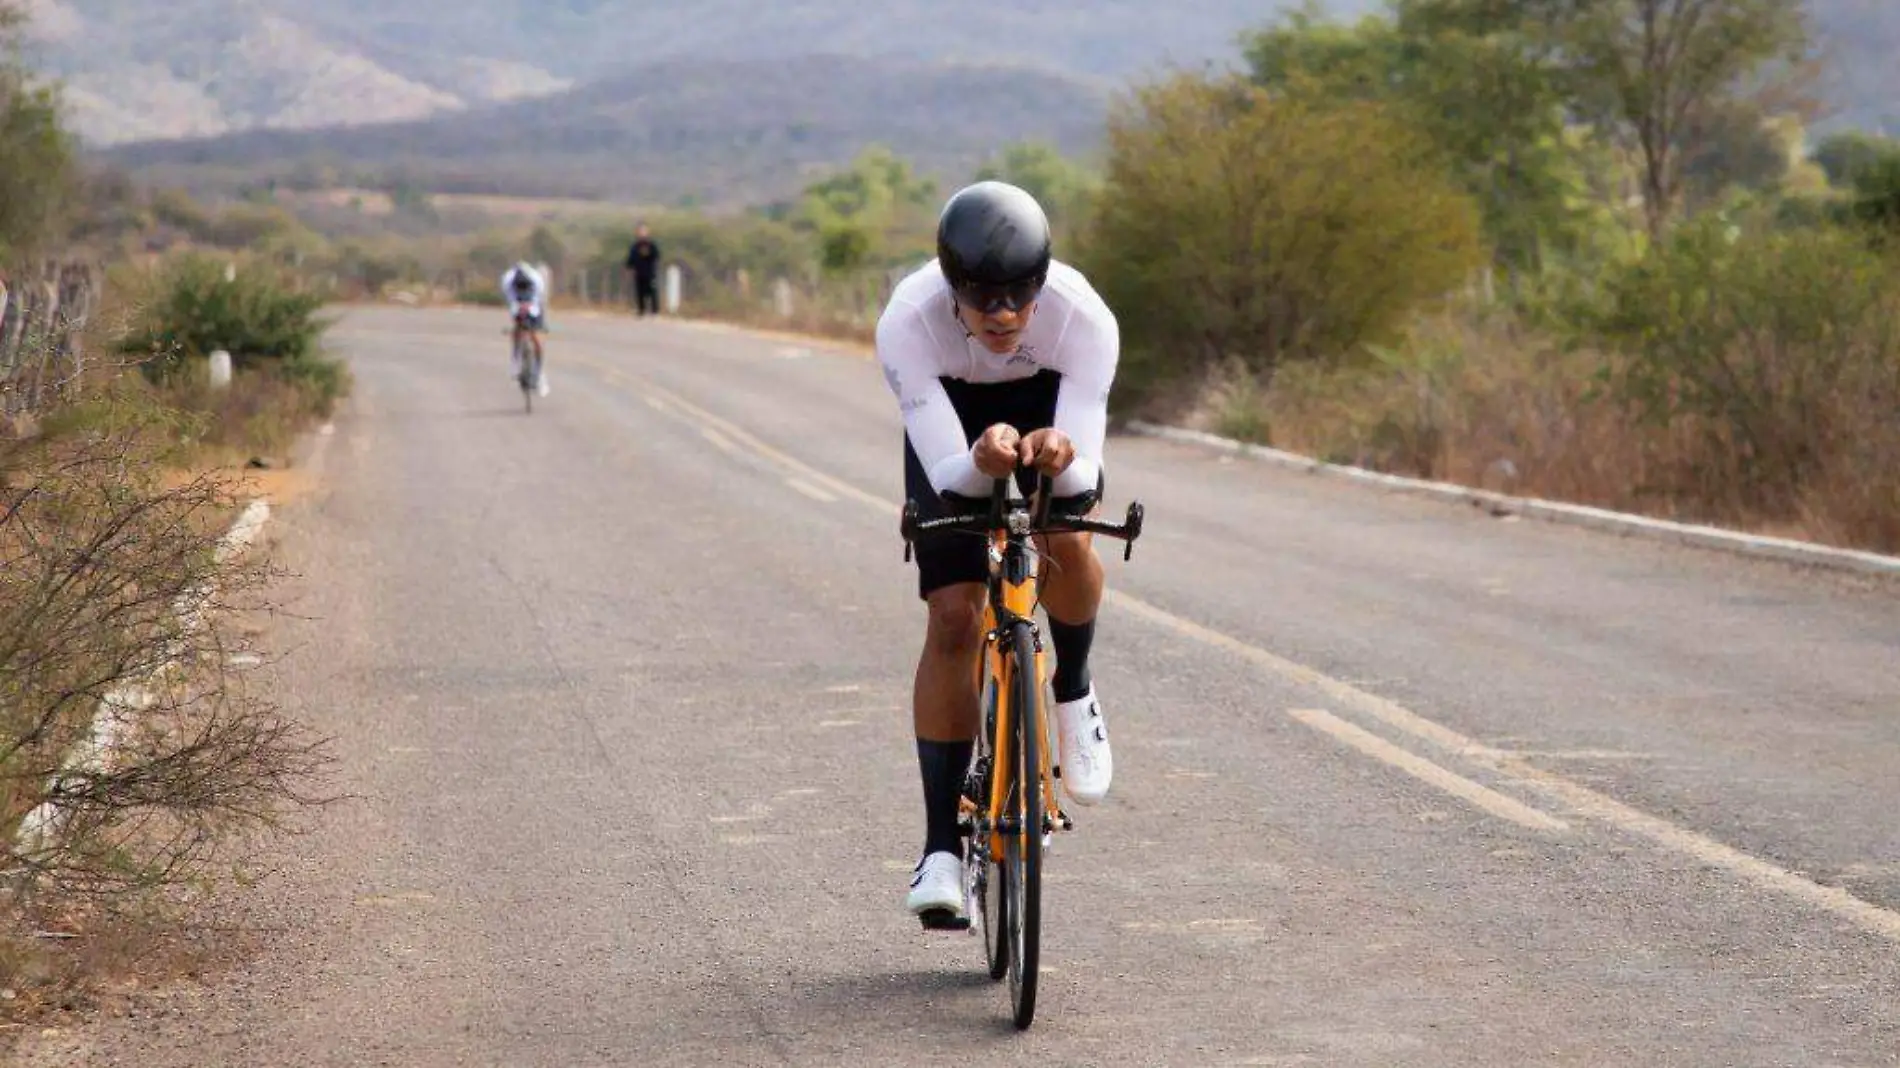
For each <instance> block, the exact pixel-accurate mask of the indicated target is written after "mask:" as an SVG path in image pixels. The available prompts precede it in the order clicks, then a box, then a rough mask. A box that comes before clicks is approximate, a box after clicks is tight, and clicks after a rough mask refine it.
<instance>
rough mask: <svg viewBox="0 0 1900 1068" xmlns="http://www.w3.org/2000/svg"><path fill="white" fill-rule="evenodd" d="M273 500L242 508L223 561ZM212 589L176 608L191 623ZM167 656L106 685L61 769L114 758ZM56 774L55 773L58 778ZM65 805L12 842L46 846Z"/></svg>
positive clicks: (29, 818) (24, 827)
mask: <svg viewBox="0 0 1900 1068" xmlns="http://www.w3.org/2000/svg"><path fill="white" fill-rule="evenodd" d="M270 514H271V512H270V502H269V501H268V500H266V499H265V498H263V497H254V498H252V499H251V502H250V503H249V504H247V505H245V507H244V511H242V512H240V513H238V517H237V518H236V519H235V520H233V521H232V522H231V525H230V527H228V528H226V530H225V532H224V534H223V535H221V536H220V537H219V538H218V543H217V547H216V549H215V550H214V551H213V556H214V557H215V558H216V559H217V561H218V562H219V563H223V562H224V561H226V560H229V559H230V558H231V557H232V556H234V555H236V554H238V553H240V552H243V551H244V550H245V549H246V548H249V547H250V545H251V543H252V542H254V541H256V540H257V536H258V534H259V533H261V532H262V531H263V529H264V524H266V523H268V522H269V521H270ZM210 595H211V591H210V589H209V588H208V587H206V586H202V585H201V586H198V587H194V588H192V589H190V590H186V591H185V592H184V593H183V594H181V595H180V596H179V598H178V600H177V602H176V603H175V604H174V605H173V608H174V611H175V612H177V614H178V615H179V616H180V617H182V618H183V619H184V620H185V623H186V625H187V626H188V627H189V626H193V625H195V624H196V622H197V619H198V608H197V606H199V605H202V604H203V603H204V602H205V601H207V600H208V599H209V598H210ZM169 664H170V661H169V658H161V661H160V664H159V666H158V668H157V669H155V670H154V671H152V672H151V673H150V674H149V675H148V676H147V677H146V678H144V679H142V680H135V681H128V682H126V683H122V684H121V685H119V686H116V687H114V688H113V689H111V690H110V691H108V692H107V693H106V695H105V697H104V698H103V699H101V701H100V702H99V707H98V708H95V709H94V710H93V715H92V722H91V724H90V725H89V726H88V729H87V732H86V737H85V739H84V740H82V741H81V742H79V743H78V744H77V745H75V746H74V747H73V750H72V752H70V753H68V754H67V756H66V760H65V761H64V762H63V764H62V767H61V771H60V772H59V773H58V774H65V773H69V772H73V771H80V770H85V771H96V770H99V769H100V768H103V767H105V766H106V765H107V763H108V762H109V761H110V760H111V757H112V752H113V750H114V749H116V748H117V746H118V741H119V736H120V735H121V734H123V733H124V731H125V728H126V726H127V724H128V722H129V720H130V719H131V717H132V715H133V714H135V713H138V712H141V711H144V710H145V709H147V708H150V707H151V706H152V703H153V702H154V701H155V700H157V698H156V696H155V695H154V694H153V693H152V691H151V689H150V684H151V683H153V682H155V681H156V680H157V678H158V677H159V676H160V675H161V674H163V672H164V671H165V670H166V668H167V667H168V666H169ZM57 778H58V775H55V781H57ZM64 814H65V813H64V810H63V809H61V808H60V807H59V805H57V804H56V803H54V802H52V801H43V802H41V803H40V804H39V805H38V806H36V807H35V808H33V809H32V810H31V811H29V812H28V813H27V814H26V815H24V816H22V817H20V825H19V827H18V829H17V830H16V832H15V834H14V842H15V843H16V845H17V847H18V849H19V850H20V851H21V852H33V851H36V850H37V849H39V848H43V847H44V845H45V843H47V842H48V841H49V839H51V838H53V837H56V836H57V835H58V834H59V830H60V825H61V823H62V822H63V820H62V818H61V817H62V816H63V815H64Z"/></svg>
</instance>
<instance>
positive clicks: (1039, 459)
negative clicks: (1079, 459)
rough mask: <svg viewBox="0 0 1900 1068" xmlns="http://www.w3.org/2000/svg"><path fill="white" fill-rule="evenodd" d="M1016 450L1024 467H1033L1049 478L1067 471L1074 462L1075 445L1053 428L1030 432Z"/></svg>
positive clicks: (1066, 436)
mask: <svg viewBox="0 0 1900 1068" xmlns="http://www.w3.org/2000/svg"><path fill="white" fill-rule="evenodd" d="M1016 448H1017V456H1018V458H1019V459H1020V460H1021V461H1022V465H1023V466H1024V467H1033V468H1035V469H1036V470H1038V471H1041V472H1042V473H1043V474H1045V475H1047V476H1049V477H1050V478H1054V477H1055V476H1057V475H1059V474H1061V473H1062V472H1064V471H1067V470H1068V469H1069V465H1070V464H1072V463H1074V462H1075V443H1074V442H1073V441H1070V440H1069V435H1067V434H1064V433H1063V432H1062V431H1060V430H1057V429H1055V428H1054V427H1050V428H1047V429H1043V430H1034V431H1031V432H1030V433H1029V436H1028V437H1025V438H1023V440H1022V442H1021V443H1020V444H1019V445H1017V447H1016Z"/></svg>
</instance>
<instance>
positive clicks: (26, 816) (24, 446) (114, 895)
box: [0, 395, 327, 950]
mask: <svg viewBox="0 0 1900 1068" xmlns="http://www.w3.org/2000/svg"><path fill="white" fill-rule="evenodd" d="M179 429H180V421H179V419H178V417H177V416H176V414H175V413H170V412H167V411H165V410H163V409H157V408H154V407H152V406H151V405H149V404H148V403H143V402H142V399H141V398H140V397H138V396H137V395H131V396H127V395H115V396H108V397H104V398H101V399H99V400H96V401H94V402H91V403H89V404H88V405H87V406H85V407H84V408H76V409H69V410H63V411H57V412H54V413H49V415H48V416H47V417H46V420H45V432H44V433H43V434H42V435H41V436H39V437H37V438H34V439H31V440H24V441H11V442H4V443H0V876H3V877H4V883H3V884H0V902H4V904H5V906H6V909H7V911H8V913H9V916H8V918H10V919H12V920H14V921H15V922H21V920H22V919H23V918H25V917H30V916H33V915H36V914H40V913H43V912H44V911H45V910H46V909H47V908H48V907H49V906H48V903H49V902H60V901H65V902H73V901H76V900H77V901H86V902H91V903H92V905H93V907H98V908H106V909H118V908H121V907H130V906H133V905H136V904H140V903H143V902H147V901H150V900H152V899H153V898H154V896H155V895H156V894H157V893H158V892H161V891H165V890H168V889H172V888H177V887H180V886H192V887H198V888H204V887H207V886H211V885H215V884H216V883H217V882H218V881H219V879H220V876H221V875H228V874H231V873H233V872H234V871H235V870H236V869H235V866H236V865H238V864H240V863H241V862H242V860H243V859H244V858H245V857H247V856H250V855H251V852H250V851H251V850H252V849H253V848H254V847H255V846H256V844H257V841H258V839H257V836H258V835H267V834H270V833H274V832H277V831H281V830H284V829H286V828H287V824H286V822H285V821H286V818H287V817H288V816H289V815H290V814H291V813H292V812H293V811H295V810H296V809H297V807H298V806H300V805H302V804H304V803H308V802H311V801H313V800H315V799H316V798H315V796H314V794H313V790H314V788H315V786H316V785H317V783H318V780H319V779H320V778H321V775H322V773H323V770H324V767H325V764H326V763H327V758H326V755H325V748H324V745H323V743H322V741H321V740H320V739H316V738H314V737H312V736H310V735H309V734H308V733H307V732H306V731H305V730H304V729H303V728H301V727H300V726H299V725H298V724H296V723H295V722H294V721H293V720H291V719H290V718H289V717H287V716H286V715H284V714H283V713H282V712H281V711H280V710H279V709H278V708H277V707H276V706H274V705H273V704H272V703H271V702H270V701H269V700H268V698H267V697H266V696H265V695H264V694H262V693H260V692H258V691H257V690H256V689H254V688H252V687H251V686H249V685H247V680H246V667H245V665H246V664H247V663H251V662H255V661H256V660H258V659H259V658H258V657H257V654H256V653H255V652H254V651H253V650H252V648H251V643H250V639H249V638H248V637H247V636H246V633H245V632H244V631H242V630H240V629H238V628H237V627H236V626H235V625H234V620H235V619H236V618H237V617H238V615H239V614H241V613H246V614H249V613H256V612H260V611H265V610H268V608H269V604H268V601H267V597H266V591H267V588H268V585H269V583H270V582H271V580H272V578H273V574H272V569H271V567H270V565H269V564H268V562H267V559H266V557H265V556H264V554H262V553H261V552H249V553H246V552H237V551H233V550H232V549H231V548H230V547H229V546H227V545H225V544H224V543H223V542H222V541H221V537H222V534H223V531H224V530H225V528H226V526H227V524H228V523H229V521H230V517H231V516H232V515H233V514H235V513H236V512H237V510H238V509H237V506H238V504H239V502H238V501H237V500H236V499H234V497H233V493H232V486H231V484H230V483H229V482H227V481H226V480H225V479H223V478H222V477H219V476H216V475H201V476H198V477H194V478H187V479H184V480H182V481H181V480H180V479H178V478H177V477H176V476H172V477H167V467H166V465H165V464H164V463H163V461H164V460H166V459H168V458H169V457H168V456H167V453H166V451H165V450H166V448H167V445H166V444H165V443H167V442H173V441H176V440H177V436H178V432H179ZM0 933H12V934H15V935H17V932H0ZM16 950H17V945H16Z"/></svg>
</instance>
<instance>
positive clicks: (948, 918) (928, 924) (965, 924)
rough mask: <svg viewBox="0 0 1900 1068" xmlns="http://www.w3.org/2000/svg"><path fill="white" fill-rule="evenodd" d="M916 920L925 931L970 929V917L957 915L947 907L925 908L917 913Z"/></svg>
mask: <svg viewBox="0 0 1900 1068" xmlns="http://www.w3.org/2000/svg"><path fill="white" fill-rule="evenodd" d="M917 920H918V922H919V923H922V924H923V925H924V930H926V931H967V930H969V929H970V917H968V916H959V915H957V914H956V913H954V912H951V911H950V910H949V909H926V910H924V911H923V912H920V913H918V914H917Z"/></svg>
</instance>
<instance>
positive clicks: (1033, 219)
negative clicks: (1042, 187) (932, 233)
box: [937, 182, 1049, 312]
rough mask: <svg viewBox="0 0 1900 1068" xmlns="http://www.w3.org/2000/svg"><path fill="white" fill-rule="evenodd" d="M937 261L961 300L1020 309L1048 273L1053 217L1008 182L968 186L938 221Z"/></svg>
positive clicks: (980, 305)
mask: <svg viewBox="0 0 1900 1068" xmlns="http://www.w3.org/2000/svg"><path fill="white" fill-rule="evenodd" d="M937 262H938V263H939V264H940V265H941V266H942V267H943V276H944V278H945V279H946V280H948V281H949V283H950V288H951V290H952V291H953V292H955V293H956V295H957V299H958V300H959V301H962V302H963V303H965V304H968V305H970V306H972V307H975V308H976V309H977V310H979V311H985V312H990V311H995V310H996V309H997V308H999V307H1008V308H1012V309H1020V308H1022V307H1023V306H1024V305H1026V304H1028V303H1029V302H1030V301H1032V300H1034V299H1036V294H1037V293H1039V292H1041V291H1042V284H1043V282H1044V281H1046V280H1047V279H1048V277H1049V217H1048V216H1047V215H1044V214H1043V211H1042V205H1040V204H1038V203H1036V198H1035V197H1032V196H1030V195H1029V194H1028V193H1026V192H1024V191H1023V190H1021V189H1019V188H1017V187H1016V186H1013V185H1010V184H1008V183H1007V182H978V183H976V184H975V185H971V186H966V187H964V188H963V189H960V190H958V191H957V193H956V194H955V195H954V196H952V197H951V198H950V200H949V202H948V203H946V204H944V206H943V214H942V216H940V217H939V218H938V219H937Z"/></svg>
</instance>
